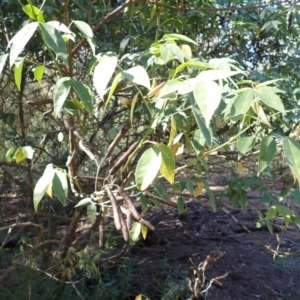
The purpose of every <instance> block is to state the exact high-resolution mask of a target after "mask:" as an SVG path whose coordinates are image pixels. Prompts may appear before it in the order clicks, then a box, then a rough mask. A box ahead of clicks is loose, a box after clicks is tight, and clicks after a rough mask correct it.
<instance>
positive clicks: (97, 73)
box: [93, 56, 118, 99]
mask: <svg viewBox="0 0 300 300" xmlns="http://www.w3.org/2000/svg"><path fill="white" fill-rule="evenodd" d="M117 64H118V58H117V57H115V56H104V57H103V58H101V60H100V61H99V63H98V64H97V66H96V67H95V70H94V76H93V84H94V87H95V89H96V91H97V93H98V94H99V96H100V98H101V99H103V96H104V95H105V90H106V87H107V85H108V83H109V81H110V79H111V77H112V75H113V74H114V72H115V69H116V67H117Z"/></svg>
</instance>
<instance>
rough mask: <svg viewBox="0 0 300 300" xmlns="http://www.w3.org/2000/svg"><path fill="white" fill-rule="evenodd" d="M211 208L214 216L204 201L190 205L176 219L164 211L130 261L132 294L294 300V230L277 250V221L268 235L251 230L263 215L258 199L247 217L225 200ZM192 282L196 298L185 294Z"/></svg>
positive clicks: (298, 261) (299, 245) (298, 248)
mask: <svg viewBox="0 0 300 300" xmlns="http://www.w3.org/2000/svg"><path fill="white" fill-rule="evenodd" d="M217 206H218V208H217V211H216V212H215V213H214V212H213V211H212V209H211V207H210V205H209V203H208V202H207V201H206V200H205V199H191V200H190V201H188V203H187V211H186V212H185V213H183V214H182V215H178V213H177V212H176V211H175V210H168V214H167V218H166V219H165V220H164V221H163V222H160V224H159V225H158V226H157V228H156V230H157V231H156V233H155V234H154V235H152V236H151V235H150V237H149V239H148V240H147V241H146V242H145V243H144V244H143V245H142V246H140V247H139V248H138V249H136V250H135V251H134V253H132V255H131V257H132V259H134V260H136V262H137V264H138V267H137V269H136V272H135V276H134V277H133V278H132V282H131V284H132V286H133V287H134V288H135V290H136V291H143V290H145V291H151V292H148V294H145V295H146V296H148V297H149V298H150V299H151V300H156V299H162V300H168V299H207V300H219V299H222V300H235V299H236V300H244V299H245V300H250V299H263V300H275V299H276V300H279V299H282V300H298V299H300V285H299V282H300V256H299V254H300V232H299V228H298V227H296V226H293V227H289V229H288V230H287V231H286V232H285V233H284V235H283V237H282V240H281V244H280V247H279V249H278V248H277V247H278V241H279V240H280V237H281V233H282V231H281V230H280V226H281V225H282V224H281V222H280V220H277V222H276V223H277V224H278V225H276V223H275V225H276V226H278V227H277V228H276V227H274V233H273V234H270V232H269V231H268V229H267V227H266V226H262V227H261V228H260V229H257V228H256V223H257V221H258V219H259V214H260V213H262V212H263V209H262V208H261V201H260V200H259V199H250V201H249V209H248V210H247V211H241V210H238V209H232V208H230V206H229V205H228V201H227V200H221V201H219V202H218V205H217ZM276 250H278V251H277V254H278V255H276V256H274V254H276ZM201 263H202V265H201ZM206 263H208V266H207V267H206V266H205V265H206ZM192 264H193V265H192ZM199 264H200V266H199ZM201 268H202V269H201ZM202 270H204V271H205V272H204V273H203V272H202ZM197 271H198V272H197ZM170 274H171V275H170ZM219 276H220V277H219ZM170 277H172V278H170ZM218 278H219V280H217V282H216V281H214V282H213V283H212V285H211V287H210V288H209V289H207V287H208V285H209V283H210V281H211V280H212V279H218ZM195 280H198V285H197V286H198V289H201V290H202V293H201V292H200V293H199V291H198V294H197V295H198V298H196V297H191V296H192V295H193V293H192V292H191V290H190V289H189V282H190V283H192V287H193V288H194V286H195ZM166 281H167V286H168V287H169V288H167V287H166ZM193 288H192V289H193ZM205 289H207V291H206V292H205V291H204V290H205ZM162 290H165V294H164V295H163V296H162V297H161V294H160V293H161V292H162ZM194 292H195V289H194Z"/></svg>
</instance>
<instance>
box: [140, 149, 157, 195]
mask: <svg viewBox="0 0 300 300" xmlns="http://www.w3.org/2000/svg"><path fill="white" fill-rule="evenodd" d="M161 162H162V154H161V152H160V150H159V149H158V148H157V147H152V148H149V149H148V150H146V151H145V152H144V153H143V155H142V157H141V158H140V160H139V162H138V164H137V167H136V170H135V183H136V185H137V188H138V189H139V190H142V191H143V190H145V189H146V188H147V187H148V186H149V185H150V184H151V183H152V182H153V180H154V179H155V177H156V175H157V173H158V171H159V170H160V166H161Z"/></svg>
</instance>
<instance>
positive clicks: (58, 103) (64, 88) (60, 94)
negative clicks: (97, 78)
mask: <svg viewBox="0 0 300 300" xmlns="http://www.w3.org/2000/svg"><path fill="white" fill-rule="evenodd" d="M71 82H72V81H71V79H70V78H69V77H63V78H60V79H58V80H57V82H56V85H55V87H54V91H53V104H54V105H53V115H54V117H55V118H56V117H57V115H58V114H59V112H60V110H61V109H62V107H63V106H64V103H65V101H66V99H67V97H68V95H69V92H70V89H71Z"/></svg>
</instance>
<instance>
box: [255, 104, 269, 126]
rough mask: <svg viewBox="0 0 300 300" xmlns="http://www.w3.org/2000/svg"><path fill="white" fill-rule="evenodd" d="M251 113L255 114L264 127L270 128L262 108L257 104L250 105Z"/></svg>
mask: <svg viewBox="0 0 300 300" xmlns="http://www.w3.org/2000/svg"><path fill="white" fill-rule="evenodd" d="M252 108H253V111H254V112H255V113H256V114H257V116H258V118H259V119H260V120H261V121H262V122H263V123H264V124H266V125H268V126H269V127H271V125H270V123H269V121H268V118H267V116H266V114H265V112H264V110H263V108H262V107H261V106H260V105H259V104H258V102H254V103H253V104H252Z"/></svg>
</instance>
